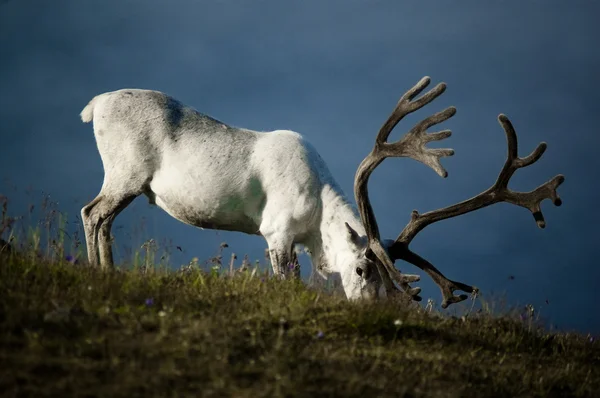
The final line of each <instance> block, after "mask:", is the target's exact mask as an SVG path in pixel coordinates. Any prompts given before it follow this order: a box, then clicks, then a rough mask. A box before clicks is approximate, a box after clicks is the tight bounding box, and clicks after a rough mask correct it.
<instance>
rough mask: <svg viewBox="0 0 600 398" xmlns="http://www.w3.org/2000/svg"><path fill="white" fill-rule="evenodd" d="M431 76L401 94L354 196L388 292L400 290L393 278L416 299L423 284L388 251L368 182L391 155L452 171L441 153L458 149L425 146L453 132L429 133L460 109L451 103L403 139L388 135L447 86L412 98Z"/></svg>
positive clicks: (361, 170)
mask: <svg viewBox="0 0 600 398" xmlns="http://www.w3.org/2000/svg"><path fill="white" fill-rule="evenodd" d="M429 82H430V79H429V77H424V78H423V79H421V81H419V83H417V85H415V86H414V87H413V88H411V89H410V90H409V91H408V92H407V93H406V94H404V95H403V96H402V98H400V101H398V104H397V105H396V108H395V109H394V111H393V112H392V114H391V115H390V117H389V118H388V119H387V121H386V122H385V123H384V125H383V126H382V127H381V129H380V130H379V133H378V134H377V138H376V140H375V147H374V148H373V150H372V151H371V153H370V154H369V155H367V157H366V158H365V159H364V160H363V161H362V163H361V164H360V166H359V167H358V170H357V171H356V176H355V179H354V196H355V198H356V203H357V205H358V209H359V212H360V216H361V219H362V222H363V224H364V226H365V230H366V232H367V238H368V240H369V250H370V251H371V252H372V253H373V254H374V255H375V256H376V257H377V259H379V261H378V262H376V263H377V266H378V268H379V273H380V275H381V278H382V280H383V284H384V286H385V289H386V291H387V293H388V295H390V294H393V293H395V292H396V291H397V288H396V287H395V285H394V283H393V281H392V279H393V280H394V281H396V282H397V283H398V284H399V285H400V286H401V287H402V288H403V290H404V291H405V292H406V293H408V294H409V295H410V296H412V297H413V298H414V299H417V300H420V297H419V296H418V294H419V292H420V290H421V289H420V288H414V289H413V288H411V287H410V286H409V285H408V283H409V282H413V281H416V280H418V279H419V278H418V277H417V276H415V275H403V274H401V273H400V271H398V270H397V269H396V268H395V267H394V263H393V261H392V259H390V257H389V256H388V254H387V253H386V250H385V249H384V248H383V246H382V245H381V242H380V240H379V228H378V226H377V221H376V219H375V214H374V213H373V208H372V207H371V203H370V201H369V191H368V188H367V183H368V181H369V177H370V176H371V173H372V172H373V170H375V168H376V167H377V166H378V165H379V164H380V163H381V162H383V160H384V159H385V158H387V157H410V158H413V159H415V160H418V161H420V162H422V163H424V164H426V165H428V166H429V167H431V168H432V169H434V170H435V171H436V172H437V173H438V174H439V175H440V176H442V177H446V176H447V175H448V173H447V172H446V170H444V168H443V167H442V165H441V164H440V161H439V159H440V157H442V156H450V155H452V154H453V153H454V151H453V150H451V149H430V148H425V144H427V143H428V142H431V141H438V140H441V139H444V138H447V137H449V136H450V131H449V130H443V131H440V132H437V133H432V134H426V133H425V131H426V130H427V128H429V127H431V126H433V125H436V124H438V123H441V122H443V121H444V120H447V119H449V118H450V117H452V116H453V115H454V114H455V113H456V109H455V108H454V107H449V108H447V109H445V110H444V111H442V112H439V113H436V114H434V115H432V116H430V117H428V118H427V119H425V120H423V121H421V122H420V123H418V124H417V125H416V126H414V127H413V128H412V129H411V130H410V131H409V132H408V133H407V134H406V135H405V136H404V137H402V138H401V139H400V140H399V141H397V142H393V143H388V142H387V138H388V137H389V135H390V133H391V132H392V130H393V129H394V127H395V126H396V125H397V124H398V122H400V120H402V118H404V116H406V115H408V114H409V113H411V112H414V111H416V110H417V109H420V108H422V107H423V106H425V105H427V104H428V103H430V102H431V101H433V100H434V99H435V98H437V97H438V96H439V95H440V94H442V93H443V92H444V91H445V90H446V85H445V84H444V83H440V84H438V85H437V86H436V87H434V88H433V89H432V90H430V91H429V92H427V93H426V94H425V95H423V96H422V97H421V98H419V99H417V100H416V101H412V99H413V98H415V97H416V96H417V95H418V94H419V93H420V92H421V91H423V89H424V88H425V87H427V85H429Z"/></svg>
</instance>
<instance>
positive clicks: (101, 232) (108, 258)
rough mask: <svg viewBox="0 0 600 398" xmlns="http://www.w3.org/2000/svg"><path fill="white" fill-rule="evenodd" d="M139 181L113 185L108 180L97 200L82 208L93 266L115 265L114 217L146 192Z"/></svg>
mask: <svg viewBox="0 0 600 398" xmlns="http://www.w3.org/2000/svg"><path fill="white" fill-rule="evenodd" d="M136 181H138V180H136V179H132V180H130V181H125V182H122V181H119V182H114V183H113V182H111V180H110V179H109V178H107V177H105V179H104V185H103V186H102V189H101V191H100V193H99V194H98V196H97V197H96V199H94V200H93V201H92V202H91V203H90V204H89V205H87V206H86V207H84V208H83V209H82V211H81V214H82V217H83V218H84V225H85V232H86V241H87V245H88V259H89V261H90V264H92V265H97V264H98V263H99V264H100V266H102V267H103V268H106V267H112V266H113V256H112V244H111V237H110V229H111V227H112V223H113V221H114V219H115V217H116V216H117V215H118V214H119V213H120V212H121V211H122V210H123V209H125V208H126V207H127V206H128V205H129V204H130V203H131V202H132V201H133V199H135V198H136V197H138V196H139V195H140V194H141V193H142V192H143V187H140V186H139V185H140V184H139V183H136ZM98 260H99V261H98Z"/></svg>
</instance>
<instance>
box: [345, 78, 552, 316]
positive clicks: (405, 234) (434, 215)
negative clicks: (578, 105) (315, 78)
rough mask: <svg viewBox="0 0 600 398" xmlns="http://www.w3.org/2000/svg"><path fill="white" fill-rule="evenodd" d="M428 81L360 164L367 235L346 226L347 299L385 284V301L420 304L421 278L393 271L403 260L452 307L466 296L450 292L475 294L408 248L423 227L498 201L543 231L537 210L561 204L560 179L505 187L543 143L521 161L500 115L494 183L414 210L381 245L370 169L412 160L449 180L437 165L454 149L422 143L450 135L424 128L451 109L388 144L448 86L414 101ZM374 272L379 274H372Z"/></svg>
mask: <svg viewBox="0 0 600 398" xmlns="http://www.w3.org/2000/svg"><path fill="white" fill-rule="evenodd" d="M429 81H430V80H429V78H428V77H424V78H423V79H421V81H420V82H419V83H417V84H416V85H415V86H414V87H413V88H411V89H410V90H408V91H407V92H406V94H404V95H403V96H402V98H400V101H399V102H398V105H397V106H396V108H395V109H394V111H393V112H392V114H391V115H390V117H389V118H388V119H387V120H386V122H385V123H384V124H383V126H382V127H381V129H380V130H379V133H378V134H377V138H376V140H375V147H374V148H373V150H372V151H371V153H369V154H368V155H367V157H366V158H365V159H364V160H363V161H362V163H361V164H360V166H359V167H358V170H357V172H356V176H355V180H354V196H355V198H356V202H357V205H358V209H359V213H360V217H361V220H362V223H363V225H364V229H365V231H366V236H364V237H363V236H359V234H357V233H356V231H354V230H353V229H352V228H350V227H349V226H348V225H346V226H347V229H348V234H349V236H348V239H349V241H350V242H355V243H354V244H353V246H354V247H356V249H357V250H356V253H355V258H354V259H353V260H352V261H351V263H352V264H351V265H350V267H349V268H348V270H347V272H346V278H347V279H346V282H347V283H348V287H346V284H345V285H344V289H345V290H346V295H347V296H348V298H356V297H360V296H361V295H362V296H366V297H376V296H377V292H378V289H379V286H380V285H383V287H385V291H386V293H387V295H388V296H389V295H392V294H395V293H397V292H402V293H404V294H407V295H408V296H409V297H411V298H412V299H414V300H417V301H419V300H420V299H421V298H420V297H419V296H418V294H419V292H420V290H421V289H420V288H411V287H410V285H409V283H410V282H414V281H417V280H419V277H418V276H417V275H405V274H402V273H400V271H399V270H398V269H397V268H395V266H394V262H395V261H396V260H399V259H402V260H404V261H407V262H409V263H412V264H414V265H416V266H417V267H419V268H421V269H422V270H424V271H425V272H427V274H429V275H430V276H431V277H432V279H433V280H434V282H435V283H436V284H437V285H438V286H439V287H440V289H441V291H442V295H443V301H442V307H443V308H446V307H447V306H448V305H450V304H452V303H456V302H459V301H462V300H465V299H466V298H467V297H468V296H467V295H465V294H462V295H460V296H456V295H454V291H456V290H462V291H464V292H467V293H474V292H476V291H477V289H476V288H475V287H473V286H469V285H466V284H464V283H460V282H455V281H451V280H449V279H447V278H446V277H445V276H444V275H443V274H442V273H441V272H440V271H438V270H437V268H436V267H434V266H433V265H432V264H431V263H429V262H428V261H427V260H425V259H424V258H422V257H421V256H419V255H418V254H416V253H414V252H412V251H411V250H410V249H409V247H408V246H409V244H410V242H411V241H412V240H413V238H414V237H415V236H416V235H417V234H418V233H419V232H420V231H421V230H422V229H423V228H425V227H426V226H427V225H429V224H432V223H434V222H436V221H440V220H444V219H447V218H450V217H455V216H459V215H461V214H465V213H468V212H471V211H474V210H477V209H481V208H483V207H486V206H489V205H492V204H494V203H498V202H508V203H512V204H514V205H517V206H521V207H524V208H526V209H528V210H529V211H531V212H532V213H533V216H534V219H535V220H536V222H537V225H538V226H539V227H540V228H544V226H545V222H544V217H543V216H542V212H541V209H540V203H541V202H542V201H543V200H544V199H551V200H552V202H553V203H554V204H555V205H556V206H559V205H560V204H561V200H560V198H559V197H558V194H557V193H556V189H557V187H558V186H559V185H560V184H561V183H562V182H563V181H564V177H563V176H562V175H558V176H556V177H554V178H553V179H552V180H550V181H548V182H546V183H545V184H542V185H540V186H539V187H537V188H536V189H534V190H533V191H530V192H516V191H513V190H511V189H509V188H508V182H509V180H510V178H511V177H512V175H513V174H514V173H515V171H516V170H517V169H519V168H522V167H526V166H529V165H531V164H532V163H535V162H536V161H537V160H538V159H539V158H540V157H541V156H542V154H543V153H544V151H545V149H546V144H545V143H541V144H540V145H539V146H538V147H537V148H536V149H535V150H534V151H533V152H532V153H531V154H530V155H529V156H527V157H524V158H521V157H519V156H518V151H517V135H516V133H515V130H514V128H513V126H512V124H511V123H510V121H509V120H508V118H507V117H506V116H505V115H502V114H500V116H499V117H498V120H499V122H500V124H501V126H502V128H503V129H504V131H505V133H506V138H507V142H508V157H507V160H506V163H505V164H504V167H503V168H502V171H501V172H500V175H499V176H498V179H497V180H496V182H495V183H494V184H493V185H492V186H491V187H490V188H488V189H487V190H485V191H484V192H482V193H480V194H479V195H477V196H474V197H473V198H471V199H469V200H465V201H463V202H461V203H458V204H455V205H452V206H449V207H446V208H443V209H438V210H435V211H430V212H427V213H424V214H419V213H418V212H417V211H416V210H415V211H413V213H412V217H411V220H410V221H409V223H408V225H406V227H405V228H404V229H403V230H402V232H401V233H400V235H399V236H398V237H397V238H396V240H394V241H384V242H382V241H381V240H380V237H379V228H378V226H377V221H376V219H375V214H374V212H373V208H372V207H371V204H370V201H369V192H368V189H367V183H368V180H369V177H370V175H371V173H372V172H373V170H375V168H376V167H377V166H378V165H379V164H380V163H381V162H383V161H384V160H385V159H386V158H388V157H410V158H412V159H415V160H417V161H419V162H422V163H423V164H425V165H427V166H429V167H431V168H432V169H433V170H435V171H436V173H437V174H438V175H440V176H441V177H444V178H445V177H447V175H448V173H447V172H446V170H445V169H444V168H443V167H442V165H441V163H440V158H441V157H443V156H450V155H453V154H454V151H453V150H452V149H440V148H434V149H432V148H427V147H425V144H427V143H429V142H431V141H439V140H442V139H444V138H447V137H449V136H450V130H443V131H439V132H434V133H427V129H428V128H429V127H431V126H434V125H436V124H439V123H441V122H443V121H445V120H447V119H449V118H451V117H452V116H453V115H454V114H455V113H456V109H455V108H454V107H449V108H447V109H445V110H444V111H441V112H438V113H436V114H433V115H431V116H429V117H428V118H426V119H424V120H422V121H421V122H419V123H417V124H416V125H415V126H414V127H413V128H412V129H411V130H410V131H409V132H408V133H406V134H405V135H404V137H402V138H401V139H400V140H398V141H396V142H388V141H387V139H388V137H389V135H390V133H391V132H392V130H393V129H394V127H395V126H396V125H397V124H398V122H400V120H402V118H404V116H406V115H408V114H409V113H412V112H414V111H416V110H418V109H420V108H422V107H423V106H425V105H427V104H428V103H430V102H431V101H433V100H434V99H435V98H437V97H438V96H439V95H440V94H442V93H443V92H444V91H445V89H446V85H445V84H444V83H440V84H438V85H437V86H436V87H434V88H433V89H432V90H430V91H429V92H427V93H425V94H424V95H423V96H421V97H420V98H418V99H416V100H414V101H413V99H414V98H415V97H416V96H417V95H419V93H420V92H421V91H423V89H424V88H425V87H427V85H429ZM375 269H376V270H377V271H378V272H374V271H375ZM375 274H376V275H375ZM342 278H344V276H342ZM398 287H399V288H400V289H399V288H398Z"/></svg>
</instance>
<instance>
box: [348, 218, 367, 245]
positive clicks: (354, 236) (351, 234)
mask: <svg viewBox="0 0 600 398" xmlns="http://www.w3.org/2000/svg"><path fill="white" fill-rule="evenodd" d="M344 224H345V225H346V231H347V232H348V233H347V235H346V237H347V239H348V241H349V242H350V243H351V244H352V245H354V246H355V247H356V248H357V249H360V248H361V247H362V246H363V240H362V237H361V236H360V235H359V234H358V232H356V231H355V230H354V229H353V228H352V227H351V226H350V224H348V223H347V222H346V223H344Z"/></svg>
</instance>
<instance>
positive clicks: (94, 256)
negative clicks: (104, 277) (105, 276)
mask: <svg viewBox="0 0 600 398" xmlns="http://www.w3.org/2000/svg"><path fill="white" fill-rule="evenodd" d="M101 199H102V198H101V197H100V195H98V196H96V198H94V200H92V201H91V202H90V203H88V204H87V205H85V206H84V207H83V208H82V209H81V223H82V224H83V231H84V233H85V243H86V246H87V254H88V261H89V263H90V265H93V266H97V265H98V264H99V263H98V234H97V228H96V223H95V222H94V219H93V218H92V217H91V212H92V210H93V208H94V206H96V205H97V204H98V202H100V200H101Z"/></svg>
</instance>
